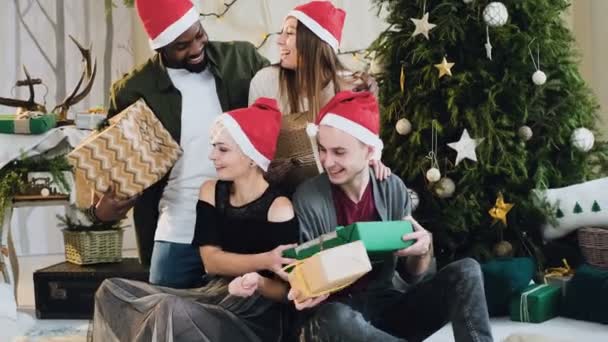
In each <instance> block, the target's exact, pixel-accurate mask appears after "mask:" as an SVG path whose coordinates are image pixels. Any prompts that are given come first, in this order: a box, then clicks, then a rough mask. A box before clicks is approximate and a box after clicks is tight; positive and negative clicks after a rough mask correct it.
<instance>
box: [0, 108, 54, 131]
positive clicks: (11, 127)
mask: <svg viewBox="0 0 608 342" xmlns="http://www.w3.org/2000/svg"><path fill="white" fill-rule="evenodd" d="M56 125H57V122H56V116H55V114H41V113H33V114H30V115H26V116H22V117H21V116H20V117H17V115H0V133H8V134H42V133H44V132H46V131H48V130H50V129H51V128H55V126H56Z"/></svg>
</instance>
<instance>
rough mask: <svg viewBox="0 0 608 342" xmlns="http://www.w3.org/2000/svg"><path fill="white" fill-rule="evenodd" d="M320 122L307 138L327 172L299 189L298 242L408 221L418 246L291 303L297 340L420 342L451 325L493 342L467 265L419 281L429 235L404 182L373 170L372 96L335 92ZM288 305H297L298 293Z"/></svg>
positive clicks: (476, 272)
mask: <svg viewBox="0 0 608 342" xmlns="http://www.w3.org/2000/svg"><path fill="white" fill-rule="evenodd" d="M316 122H317V124H318V125H319V126H317V127H318V128H316V129H315V128H314V127H311V129H309V131H310V133H314V131H315V130H317V131H318V133H317V140H318V145H319V156H320V161H321V164H322V165H323V168H324V169H325V173H323V174H321V175H319V176H317V177H315V178H313V179H311V180H309V181H306V182H304V183H303V184H301V185H300V186H299V187H298V189H297V190H296V193H295V195H294V197H293V204H294V208H295V211H296V214H297V216H298V219H299V221H300V232H301V236H302V240H304V241H307V240H311V239H314V238H316V237H318V236H319V235H321V234H325V233H328V232H331V231H333V230H335V228H336V227H337V226H345V225H348V224H351V223H355V222H361V221H389V220H409V221H411V222H412V224H413V227H414V232H413V233H410V234H406V235H404V236H403V240H413V241H415V242H414V244H413V245H411V246H410V247H408V248H405V249H403V250H399V251H397V252H396V253H394V255H387V256H386V257H384V258H381V259H379V260H374V262H373V263H372V264H373V269H372V271H371V272H370V273H368V274H367V275H365V276H364V277H363V278H361V279H360V280H358V281H357V282H355V283H354V284H353V285H351V286H350V287H348V288H346V289H345V290H342V291H340V292H338V293H336V294H333V295H331V296H329V297H328V296H322V297H317V298H312V299H308V300H305V301H302V302H298V301H295V305H296V308H297V309H299V310H304V311H302V322H301V327H300V328H299V329H298V331H297V333H298V335H299V337H300V340H304V341H311V340H314V341H325V340H328V341H329V340H331V341H338V340H339V341H422V340H424V339H425V338H427V337H429V336H430V335H432V334H433V333H434V332H435V331H437V330H439V329H440V328H441V327H442V326H443V325H444V324H446V323H447V322H452V326H453V330H454V337H455V340H456V341H459V342H460V341H484V342H485V341H492V334H491V330H490V325H489V318H488V311H487V305H486V301H485V294H484V288H483V280H482V275H481V270H480V267H479V264H478V263H477V262H476V261H475V260H473V259H463V260H459V261H455V262H453V263H451V264H449V265H447V266H446V267H444V268H443V269H441V270H439V271H438V272H437V273H436V274H434V275H430V274H428V276H427V277H423V276H424V275H425V273H427V270H428V268H429V265H430V263H431V259H432V256H431V250H432V248H431V236H430V234H429V232H427V231H426V230H425V229H424V228H423V227H422V226H421V225H420V224H418V223H417V222H416V221H415V220H414V219H413V218H412V217H411V216H410V215H411V213H410V211H411V206H410V199H409V195H408V192H407V189H406V187H405V185H404V184H403V182H402V181H401V179H399V178H398V177H397V176H395V175H391V176H389V177H388V179H387V180H385V181H377V180H376V177H374V174H373V171H372V170H370V167H369V164H370V163H369V162H370V160H371V159H372V158H379V157H380V153H381V151H382V147H383V144H382V141H381V140H380V138H379V137H378V133H379V129H380V127H379V126H380V123H379V111H378V104H377V101H376V99H375V98H374V96H373V95H372V94H371V93H369V92H362V93H353V92H340V93H338V94H337V95H336V96H335V97H334V98H333V99H332V100H331V101H330V102H329V103H328V104H327V105H326V106H325V107H324V108H323V109H321V111H320V113H319V116H318V117H317V121H316ZM395 271H398V272H399V274H400V275H401V276H402V278H403V279H406V280H407V281H408V282H409V283H410V286H409V287H408V288H407V290H406V291H405V292H402V291H399V290H397V289H396V288H395V287H394V285H393V282H392V281H393V277H394V276H395ZM422 278H424V279H422ZM289 297H290V299H293V298H297V293H295V290H293V289H292V290H291V293H290V294H289ZM305 309H310V310H305Z"/></svg>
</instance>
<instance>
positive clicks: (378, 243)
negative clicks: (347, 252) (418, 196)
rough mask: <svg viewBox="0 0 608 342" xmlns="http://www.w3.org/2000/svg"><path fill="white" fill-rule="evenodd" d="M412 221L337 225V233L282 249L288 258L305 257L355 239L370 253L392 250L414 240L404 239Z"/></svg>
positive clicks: (404, 246) (409, 231)
mask: <svg viewBox="0 0 608 342" xmlns="http://www.w3.org/2000/svg"><path fill="white" fill-rule="evenodd" d="M412 231H413V230H412V224H411V223H410V222H409V221H378V222H357V223H353V224H351V225H348V226H346V227H337V228H336V230H335V231H334V232H331V233H327V234H323V235H321V236H319V237H318V238H316V239H314V240H310V241H308V242H306V243H303V244H301V245H299V246H297V247H295V248H291V249H288V250H286V251H284V252H283V255H284V256H285V257H287V258H292V259H298V260H302V259H305V258H308V257H310V256H312V255H314V254H315V253H318V252H319V251H322V250H323V249H327V248H332V247H336V246H340V245H343V244H345V243H349V242H353V241H362V242H363V245H364V246H365V249H366V250H367V252H368V253H369V254H370V255H372V256H373V255H377V254H382V253H390V252H394V251H397V250H399V249H403V248H406V247H409V246H411V245H412V244H413V243H414V241H412V240H410V241H403V239H402V237H403V235H405V234H408V233H411V232H412Z"/></svg>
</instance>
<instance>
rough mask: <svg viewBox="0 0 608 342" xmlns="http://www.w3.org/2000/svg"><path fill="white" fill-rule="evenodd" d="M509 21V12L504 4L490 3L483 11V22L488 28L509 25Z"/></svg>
mask: <svg viewBox="0 0 608 342" xmlns="http://www.w3.org/2000/svg"><path fill="white" fill-rule="evenodd" d="M507 19H509V11H507V7H506V6H505V5H504V4H503V3H502V2H498V1H494V2H490V3H489V4H488V5H487V6H486V8H484V10H483V20H484V21H485V23H486V24H487V25H488V26H491V27H500V26H502V25H504V24H506V23H507Z"/></svg>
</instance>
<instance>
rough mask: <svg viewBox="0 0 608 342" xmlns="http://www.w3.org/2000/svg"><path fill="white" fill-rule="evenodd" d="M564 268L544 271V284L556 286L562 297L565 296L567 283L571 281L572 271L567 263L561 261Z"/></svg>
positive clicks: (552, 268)
mask: <svg viewBox="0 0 608 342" xmlns="http://www.w3.org/2000/svg"><path fill="white" fill-rule="evenodd" d="M562 262H563V263H564V267H551V268H548V269H547V270H546V271H545V276H544V278H545V284H549V285H553V286H558V287H559V288H560V289H561V290H562V296H566V289H567V285H568V282H569V281H570V279H572V275H573V274H574V270H573V269H572V268H570V265H569V264H568V261H566V259H563V260H562Z"/></svg>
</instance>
